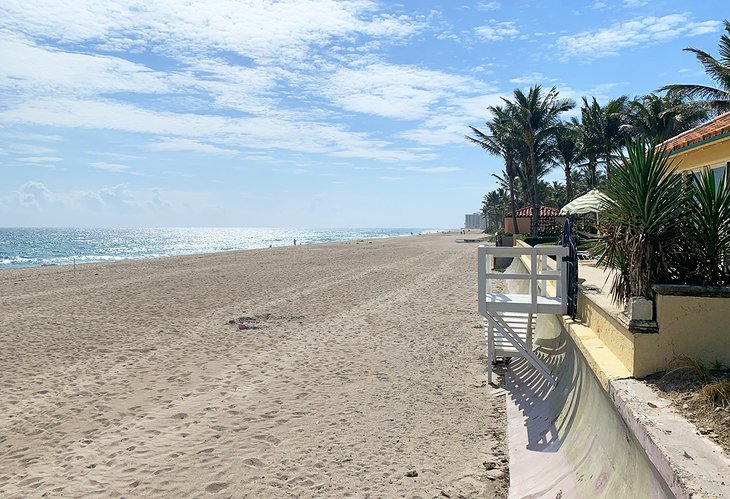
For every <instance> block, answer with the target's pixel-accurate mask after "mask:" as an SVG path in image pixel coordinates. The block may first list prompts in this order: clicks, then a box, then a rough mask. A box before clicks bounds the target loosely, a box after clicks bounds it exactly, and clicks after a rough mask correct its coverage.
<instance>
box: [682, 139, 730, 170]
mask: <svg viewBox="0 0 730 499" xmlns="http://www.w3.org/2000/svg"><path fill="white" fill-rule="evenodd" d="M671 158H672V160H673V161H674V164H675V165H676V166H677V168H678V169H679V170H680V171H686V170H694V169H697V168H700V167H703V166H720V165H725V164H727V162H728V161H730V137H725V138H722V139H718V140H716V141H714V142H708V143H707V144H703V145H699V146H697V147H693V148H690V149H687V150H686V151H678V152H677V153H675V154H672V155H671Z"/></svg>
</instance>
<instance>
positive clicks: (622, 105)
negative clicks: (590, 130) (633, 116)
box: [600, 95, 630, 179]
mask: <svg viewBox="0 0 730 499" xmlns="http://www.w3.org/2000/svg"><path fill="white" fill-rule="evenodd" d="M629 102H630V101H629V98H628V97H627V96H625V95H622V96H621V97H617V98H616V99H611V100H610V101H608V103H607V104H606V105H605V106H603V107H601V111H602V112H601V118H602V125H603V128H602V132H603V133H602V137H601V147H600V148H601V156H602V157H603V164H604V165H605V167H606V178H608V179H610V178H611V172H612V170H613V164H614V160H615V159H616V158H617V155H618V153H619V151H621V149H622V148H623V146H624V145H625V144H626V141H627V139H628V136H627V134H626V133H624V132H623V131H622V130H621V125H622V120H623V118H624V116H626V110H627V108H628V105H629Z"/></svg>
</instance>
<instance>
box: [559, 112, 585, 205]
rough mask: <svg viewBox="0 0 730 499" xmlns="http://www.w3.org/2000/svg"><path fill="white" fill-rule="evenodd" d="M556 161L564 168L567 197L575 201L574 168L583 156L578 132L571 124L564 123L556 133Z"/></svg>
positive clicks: (568, 199)
mask: <svg viewBox="0 0 730 499" xmlns="http://www.w3.org/2000/svg"><path fill="white" fill-rule="evenodd" d="M555 152H556V153H557V154H556V155H555V159H556V161H557V162H558V163H559V164H560V166H562V168H563V173H565V197H566V198H567V201H571V200H572V199H573V179H572V176H573V167H574V166H575V165H576V164H577V163H578V160H579V158H580V155H581V144H580V138H579V134H578V130H577V128H576V127H575V125H573V124H571V123H562V124H561V125H560V126H559V127H558V128H557V130H556V133H555Z"/></svg>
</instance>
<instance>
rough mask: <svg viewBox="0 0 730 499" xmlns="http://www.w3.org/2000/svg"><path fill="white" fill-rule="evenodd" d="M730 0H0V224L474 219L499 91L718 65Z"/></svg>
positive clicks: (644, 83)
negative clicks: (695, 52)
mask: <svg viewBox="0 0 730 499" xmlns="http://www.w3.org/2000/svg"><path fill="white" fill-rule="evenodd" d="M723 6H726V4H725V3H724V2H723V1H719V0H718V1H714V0H713V1H709V0H702V1H694V2H689V1H676V0H662V1H647V0H614V1H610V0H598V1H575V0H561V1H553V0H539V1H520V0H512V1H507V0H503V1H475V2H458V1H441V2H436V1H428V0H416V1H402V2H378V1H370V0H353V1H333V0H286V1H271V0H207V1H201V0H187V1H184V2H182V1H176V0H153V1H144V2H143V1H139V0H118V1H114V2H109V1H105V0H34V1H32V2H29V1H25V0H3V2H2V3H0V175H1V176H0V179H1V180H0V227H11V226H15V227H18V226H20V227H22V226H35V227H44V226H54V227H59V226H60V227H166V226H241V227H297V228H325V227H327V228H336V227H423V228H442V227H443V228H446V227H460V226H461V225H462V224H463V222H464V214H465V213H472V212H475V211H478V210H479V208H480V204H481V200H482V198H483V196H484V194H485V193H486V192H487V191H489V190H492V189H494V188H495V187H496V185H495V181H494V179H493V178H492V173H498V172H499V171H501V169H502V163H501V161H500V159H499V158H497V157H493V156H489V155H488V154H487V153H486V152H484V151H482V150H481V149H479V148H477V147H475V146H473V145H471V144H469V143H467V141H466V140H465V138H464V135H465V134H466V133H468V132H469V129H468V126H469V125H472V126H476V127H481V126H483V125H484V122H485V121H486V120H488V119H489V116H488V113H487V107H488V106H490V105H494V104H498V103H499V102H500V99H501V98H502V97H509V96H510V94H511V93H512V92H513V90H514V89H515V88H522V89H525V90H526V89H527V88H528V87H529V86H530V85H534V84H541V85H543V86H545V87H551V86H556V87H557V88H558V90H559V91H560V95H561V96H563V97H569V98H572V99H574V100H576V101H579V100H580V98H581V96H595V97H597V98H598V99H599V101H601V102H606V101H607V100H608V99H610V98H614V97H617V96H619V95H624V94H625V95H629V96H636V95H642V94H646V93H649V92H652V91H654V90H656V89H657V88H659V87H661V86H662V85H665V84H669V83H707V82H708V80H707V78H706V77H705V75H704V73H703V72H702V68H701V66H700V65H699V63H698V62H697V61H696V60H695V59H694V57H693V56H692V55H691V54H689V53H687V52H683V51H682V49H683V48H686V47H697V48H702V49H704V50H707V51H709V52H710V53H712V54H715V55H717V45H718V41H719V38H720V34H721V30H722V20H723V18H726V17H730V15H729V14H730V11H728V10H727V9H726V8H725V9H723V8H722V7H723ZM575 113H576V111H571V112H570V113H568V114H567V115H566V118H567V117H568V116H570V115H571V114H575ZM549 178H550V179H554V180H559V179H560V172H559V170H558V169H556V170H555V171H554V172H552V173H551V174H550V176H549Z"/></svg>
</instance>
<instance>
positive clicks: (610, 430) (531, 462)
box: [505, 314, 674, 498]
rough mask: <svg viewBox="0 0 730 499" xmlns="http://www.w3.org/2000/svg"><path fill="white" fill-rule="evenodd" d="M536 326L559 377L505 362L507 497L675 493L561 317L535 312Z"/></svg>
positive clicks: (545, 355) (544, 352)
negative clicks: (554, 381) (549, 378)
mask: <svg viewBox="0 0 730 499" xmlns="http://www.w3.org/2000/svg"><path fill="white" fill-rule="evenodd" d="M536 330H537V337H536V341H535V345H536V348H537V351H538V352H539V353H540V355H541V356H542V357H543V359H545V361H546V362H547V363H548V365H550V366H551V369H552V370H553V373H554V374H555V375H556V377H557V378H558V385H557V387H555V388H551V387H550V386H549V385H548V383H546V382H545V381H544V380H542V379H541V377H540V376H539V375H537V374H536V373H535V371H534V370H532V369H531V368H530V367H529V366H528V365H527V364H526V363H524V362H523V361H519V362H513V364H512V365H511V366H510V372H509V373H508V374H507V377H506V379H505V385H506V387H507V388H508V390H509V392H510V397H511V402H510V404H509V406H508V418H509V420H510V425H512V424H513V423H514V425H515V427H511V428H510V441H509V446H510V475H511V484H510V497H595V498H616V497H646V498H664V497H674V496H673V494H672V493H671V491H670V490H669V487H668V486H667V484H666V483H665V481H664V480H663V479H662V478H661V476H660V475H659V473H658V472H657V470H656V469H655V468H654V466H653V465H652V463H651V461H650V460H649V458H648V457H647V455H646V454H645V452H644V450H643V449H642V447H641V446H640V445H639V444H638V442H637V441H636V439H635V438H634V436H633V434H632V433H631V431H630V430H629V429H628V427H627V426H626V424H625V423H624V421H623V420H622V418H621V416H620V415H619V414H618V413H617V412H616V409H615V407H614V405H613V403H612V402H611V401H610V399H609V398H608V396H607V394H606V392H605V390H604V389H603V388H602V387H601V385H600V384H599V383H598V381H597V380H596V377H595V376H594V374H593V371H592V370H591V369H590V367H588V364H587V363H586V361H585V359H584V358H583V356H582V355H581V353H580V351H579V350H578V349H577V348H576V346H575V344H574V343H573V341H572V339H571V338H570V336H569V335H568V334H567V333H566V332H565V330H564V329H563V328H562V325H561V323H560V321H559V319H558V318H557V317H556V316H552V315H542V314H541V315H539V316H538V322H537V324H536ZM525 429H526V431H525ZM513 435H516V436H514V437H513Z"/></svg>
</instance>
